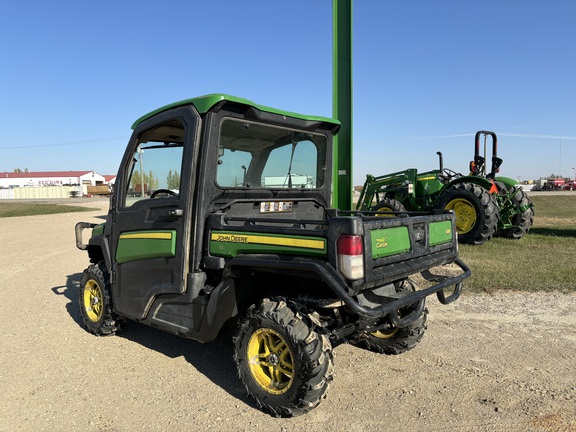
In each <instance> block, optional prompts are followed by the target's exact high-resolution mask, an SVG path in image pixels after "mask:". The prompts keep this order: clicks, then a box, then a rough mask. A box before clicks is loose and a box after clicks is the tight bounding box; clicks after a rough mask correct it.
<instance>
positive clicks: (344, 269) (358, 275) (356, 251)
mask: <svg viewBox="0 0 576 432" xmlns="http://www.w3.org/2000/svg"><path fill="white" fill-rule="evenodd" d="M336 254H337V256H338V269H339V271H340V273H341V274H342V276H344V277H345V278H346V279H348V280H358V279H362V278H363V277H364V239H363V238H362V236H359V235H341V236H340V237H339V238H338V241H337V243H336Z"/></svg>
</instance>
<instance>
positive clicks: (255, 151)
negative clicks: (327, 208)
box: [216, 118, 327, 189]
mask: <svg viewBox="0 0 576 432" xmlns="http://www.w3.org/2000/svg"><path fill="white" fill-rule="evenodd" d="M326 142H327V139H326V136H325V135H322V134H311V133H309V132H303V131H299V130H294V129H288V128H282V127H278V126H271V125H266V124H261V123H254V122H248V121H245V120H237V119H229V118H227V119H224V120H223V121H222V123H221V125H220V136H219V148H218V170H217V177H216V181H217V183H218V186H220V187H222V188H264V189H288V188H302V189H317V188H321V187H323V186H324V180H325V169H326Z"/></svg>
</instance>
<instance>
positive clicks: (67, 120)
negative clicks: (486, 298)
mask: <svg viewBox="0 0 576 432" xmlns="http://www.w3.org/2000/svg"><path fill="white" fill-rule="evenodd" d="M574 22H576V2H575V1H572V0H541V1H534V0H498V1H496V0H485V1H461V0H460V1H459V0H444V1H442V0H436V1H431V0H421V1H416V0H414V1H410V0H407V1H388V0H380V1H378V0H356V1H355V2H354V53H353V68H354V126H353V127H354V184H362V183H363V181H364V178H365V175H366V174H367V173H371V174H374V175H380V174H385V173H389V172H393V171H398V170H402V169H405V168H412V167H414V168H418V169H420V170H429V169H433V168H435V167H436V166H437V157H436V152H437V151H442V153H443V154H444V159H445V166H446V167H449V168H452V169H454V170H455V171H460V172H466V170H467V167H468V161H469V160H470V159H471V157H472V153H473V139H474V138H473V137H474V133H475V132H476V131H477V130H480V129H487V130H492V131H495V132H496V133H497V134H498V137H499V156H501V157H502V158H503V159H504V163H503V165H502V170H501V174H502V175H505V176H508V177H513V178H519V179H521V180H525V179H530V178H538V177H544V176H548V175H549V174H551V173H554V174H562V175H564V176H570V177H573V176H574V170H573V167H576V55H574V52H575V51H576V49H575V46H574V45H575V42H576V25H574ZM0 35H1V37H0V53H1V55H2V62H1V67H0V98H1V103H0V127H1V128H0V131H1V132H0V172H4V171H13V170H14V168H21V169H24V168H28V169H29V170H30V171H51V170H82V169H87V170H95V171H97V172H99V173H101V174H114V173H115V172H116V170H117V167H118V163H119V161H120V158H121V156H122V153H123V151H124V147H125V145H126V142H127V140H128V137H129V135H130V133H131V129H130V126H131V125H132V122H133V121H134V120H135V119H136V118H138V117H140V116H141V115H142V114H145V113H146V112H148V111H151V110H153V109H155V108H157V107H159V106H161V105H164V104H167V103H170V102H174V101H177V100H181V99H185V98H189V97H193V96H199V95H203V94H207V93H214V92H223V93H229V94H233V95H237V96H241V97H245V98H248V99H251V100H253V101H255V102H256V103H259V104H263V105H269V106H274V107H277V108H280V109H285V110H289V111H296V112H301V113H305V114H314V115H323V116H331V115H332V2H331V1H330V0H291V1H274V0H267V1H265V0H258V1H257V0H254V1H252V0H243V1H240V0H211V1H200V0H194V1H193V0H190V1H185V0H164V1H162V2H158V1H147V0H139V1H135V0H123V1H112V0H100V1H73V0H68V1H64V0H51V1H41V0H36V1H34V0H0Z"/></svg>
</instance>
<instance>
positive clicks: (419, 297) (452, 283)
mask: <svg viewBox="0 0 576 432" xmlns="http://www.w3.org/2000/svg"><path fill="white" fill-rule="evenodd" d="M454 264H456V265H457V266H458V267H459V268H460V270H462V273H461V274H459V275H457V276H452V277H445V276H435V275H432V274H430V273H429V272H427V271H426V272H422V276H423V277H424V278H426V279H427V280H429V281H432V282H435V283H434V285H432V286H430V287H428V288H425V289H422V290H419V291H415V292H411V293H407V294H406V295H403V296H402V297H399V298H397V299H396V298H395V299H393V300H391V301H390V302H389V303H386V304H383V305H380V306H378V307H375V308H371V307H367V306H364V305H361V304H360V303H358V301H356V300H355V299H354V297H353V296H352V295H351V294H349V292H348V290H349V287H348V285H347V283H346V280H345V279H344V278H343V277H342V276H341V275H340V273H338V271H337V270H336V269H335V268H334V267H332V266H331V265H329V264H328V263H327V262H324V261H312V260H301V259H299V258H297V259H293V260H283V259H280V258H279V257H276V259H274V258H273V256H270V255H266V256H262V255H241V256H237V257H235V258H233V259H232V260H230V261H229V262H228V264H227V266H226V268H227V270H228V271H230V270H231V269H232V268H233V267H236V266H240V267H254V268H260V269H263V268H269V269H271V270H272V269H284V270H292V271H295V272H296V271H298V272H312V273H316V274H317V275H318V276H319V278H320V279H322V280H323V281H324V282H325V283H326V284H327V285H328V286H329V287H330V288H331V289H332V291H334V293H335V294H336V295H337V296H338V298H339V299H340V300H342V302H344V304H346V306H348V307H349V308H350V309H351V310H352V311H353V312H354V313H356V314H358V315H359V316H361V317H364V318H383V317H385V316H390V319H391V320H392V322H393V323H394V325H396V326H397V327H405V326H407V325H408V324H410V323H411V322H413V321H414V320H416V319H418V317H419V315H420V314H419V313H418V311H420V312H421V311H422V309H423V308H424V301H425V299H426V297H428V296H429V295H432V294H436V296H437V297H438V300H439V301H440V303H442V304H449V303H452V302H453V301H455V300H456V299H458V297H460V294H461V293H462V286H463V281H464V279H466V278H468V277H470V275H471V271H470V269H469V268H468V266H467V265H466V264H465V263H464V262H463V261H462V260H461V259H459V258H456V259H455V260H454ZM449 287H453V288H452V290H451V291H452V292H451V293H450V294H448V295H447V294H446V292H445V290H446V289H447V288H449ZM414 303H418V308H416V311H415V312H414V313H412V314H411V315H409V316H406V317H403V318H400V317H399V315H398V310H399V309H402V308H404V307H406V306H409V305H412V304H414Z"/></svg>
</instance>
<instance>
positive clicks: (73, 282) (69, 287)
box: [52, 273, 83, 327]
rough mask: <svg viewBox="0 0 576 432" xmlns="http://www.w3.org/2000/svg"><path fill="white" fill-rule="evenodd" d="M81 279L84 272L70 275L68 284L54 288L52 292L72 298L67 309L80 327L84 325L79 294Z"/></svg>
mask: <svg viewBox="0 0 576 432" xmlns="http://www.w3.org/2000/svg"><path fill="white" fill-rule="evenodd" d="M80 279H82V273H75V274H73V275H68V276H67V277H66V284H65V285H62V286H57V287H54V288H52V292H53V293H54V294H56V295H60V296H64V297H66V298H67V299H68V300H70V301H69V302H68V303H66V310H67V311H68V314H69V315H70V317H71V318H72V319H73V320H74V322H75V323H76V324H78V325H79V326H80V327H83V324H82V317H81V316H80V306H79V304H78V296H79V295H80Z"/></svg>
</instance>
